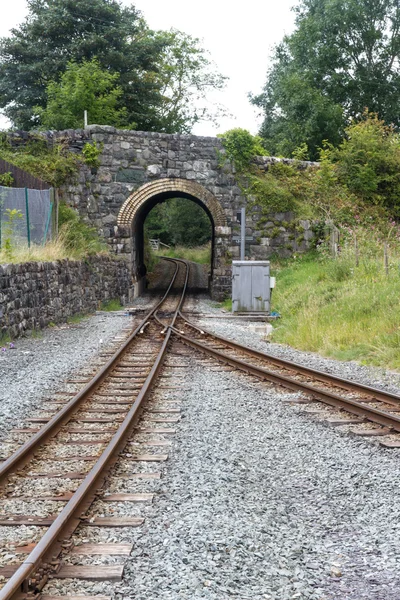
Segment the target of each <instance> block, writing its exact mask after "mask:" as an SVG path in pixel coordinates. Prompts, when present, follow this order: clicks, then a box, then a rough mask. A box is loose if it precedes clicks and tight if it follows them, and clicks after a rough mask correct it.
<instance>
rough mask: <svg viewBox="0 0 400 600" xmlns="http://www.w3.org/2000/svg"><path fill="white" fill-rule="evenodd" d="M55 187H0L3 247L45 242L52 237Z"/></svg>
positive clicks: (0, 231)
mask: <svg viewBox="0 0 400 600" xmlns="http://www.w3.org/2000/svg"><path fill="white" fill-rule="evenodd" d="M53 205H54V202H53V190H52V189H47V190H32V189H28V188H9V187H2V186H0V249H1V248H2V247H4V245H5V244H6V241H8V242H9V243H12V245H13V246H28V247H30V246H31V244H38V245H44V244H45V243H46V241H47V240H48V239H51V237H52V213H53Z"/></svg>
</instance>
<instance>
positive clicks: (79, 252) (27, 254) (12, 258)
mask: <svg viewBox="0 0 400 600" xmlns="http://www.w3.org/2000/svg"><path fill="white" fill-rule="evenodd" d="M107 253H108V248H107V246H106V244H104V243H102V242H101V241H100V242H99V243H95V242H93V244H91V245H90V244H88V245H86V247H84V246H83V245H78V246H76V247H75V248H74V247H73V246H72V245H71V244H70V243H67V242H66V240H65V237H64V236H63V235H62V233H61V234H60V236H59V237H58V239H57V240H54V241H50V242H47V244H46V245H45V246H41V245H36V244H32V245H31V247H30V248H28V246H27V245H26V244H21V245H15V246H13V247H12V248H11V250H9V251H7V250H5V249H2V250H0V264H7V263H8V264H10V263H12V264H18V263H24V262H51V261H55V260H63V259H66V258H68V259H70V260H81V259H83V258H85V257H86V256H88V255H93V254H107Z"/></svg>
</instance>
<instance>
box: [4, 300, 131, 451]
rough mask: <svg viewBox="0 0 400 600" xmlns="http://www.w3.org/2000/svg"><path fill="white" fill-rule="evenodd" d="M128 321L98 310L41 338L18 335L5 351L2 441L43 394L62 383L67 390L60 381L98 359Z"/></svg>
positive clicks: (123, 317) (129, 319) (56, 388)
mask: <svg viewBox="0 0 400 600" xmlns="http://www.w3.org/2000/svg"><path fill="white" fill-rule="evenodd" d="M130 324H132V318H131V317H127V316H124V313H123V312H120V313H101V314H96V315H93V316H91V317H88V318H85V319H84V320H82V321H81V322H80V323H79V325H71V326H69V325H64V326H60V327H54V328H50V329H46V330H44V331H43V332H42V334H41V337H40V338H26V339H19V340H17V341H16V342H15V349H14V350H7V351H6V352H1V353H0V439H4V437H5V436H6V435H7V430H8V428H10V427H13V426H15V425H17V424H18V423H20V422H21V421H22V420H23V419H24V418H25V417H26V416H27V415H28V414H32V412H33V409H35V408H37V407H39V406H40V403H41V401H42V399H43V398H46V397H48V396H49V395H50V394H51V393H53V392H55V391H56V390H58V389H60V387H62V389H65V387H66V384H65V383H64V384H63V383H62V381H63V380H66V379H68V376H70V375H72V374H73V373H74V372H76V371H77V370H78V369H80V368H83V367H84V366H85V363H86V361H88V360H90V359H94V358H95V357H96V355H98V354H99V353H100V352H102V351H103V350H104V349H105V348H107V346H108V345H110V343H111V341H112V339H113V338H114V336H115V335H116V334H119V333H122V330H123V328H124V327H127V326H128V325H130ZM104 360H105V359H103V362H104ZM86 371H87V368H86ZM72 388H73V386H72V387H71V389H72ZM68 389H70V388H68ZM77 389H79V388H77ZM66 399H68V398H66ZM42 407H43V405H42V406H41V408H42Z"/></svg>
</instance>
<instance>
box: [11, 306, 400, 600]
mask: <svg viewBox="0 0 400 600" xmlns="http://www.w3.org/2000/svg"><path fill="white" fill-rule="evenodd" d="M196 307H197V309H199V310H201V311H204V312H206V311H209V312H214V311H215V312H216V309H214V308H213V307H212V305H211V303H209V302H206V301H203V300H202V301H200V302H198V303H196ZM94 318H95V319H96V318H99V316H97V317H94ZM101 318H104V321H103V322H101V326H102V327H103V326H104V327H106V325H105V324H106V323H108V324H109V322H108V319H109V318H115V319H116V320H117V321H116V323H121V328H122V326H123V325H125V324H126V320H124V319H122V318H121V316H117V315H114V316H110V315H106V316H104V315H101ZM116 323H115V324H114V329H113V331H112V333H110V337H111V336H112V334H115V333H116V329H115V327H116ZM201 323H202V325H203V326H204V327H205V328H207V329H210V330H213V331H215V332H216V333H219V334H221V335H224V336H226V337H231V338H232V339H237V340H238V341H240V342H242V343H245V344H247V345H252V346H253V347H256V348H258V349H261V350H264V351H267V352H270V353H271V354H272V353H274V354H276V355H279V356H282V357H284V358H288V359H289V360H295V361H297V362H305V363H306V364H307V365H310V366H312V367H314V368H319V369H323V370H327V371H328V370H329V371H330V372H332V373H335V374H339V375H342V376H345V377H348V378H349V379H352V378H354V379H359V380H360V381H362V382H369V383H371V384H373V385H376V386H379V387H382V388H383V389H391V390H392V391H398V390H399V389H400V375H399V374H396V373H393V372H388V371H385V370H383V369H374V368H371V367H363V366H360V365H358V364H356V363H340V362H338V361H334V360H329V359H324V358H321V357H319V356H317V355H315V354H310V353H304V352H299V351H296V350H293V349H291V348H288V347H285V346H281V345H278V344H266V343H265V341H263V340H262V339H261V338H259V337H258V336H257V335H256V334H255V333H254V332H252V331H250V330H249V327H248V323H243V322H240V323H239V322H233V321H228V320H225V321H218V320H217V319H210V320H209V321H207V320H206V319H202V321H201ZM99 324H100V323H98V325H99ZM84 327H86V323H85V324H84ZM93 329H94V331H93V337H91V335H90V334H89V333H88V332H86V331H83V332H82V330H81V331H79V330H72V331H71V330H70V331H68V330H66V331H65V332H64V331H63V332H62V334H63V335H64V333H65V334H66V335H67V337H68V336H71V338H72V337H73V336H74V335H76V337H75V338H74V339H69V337H68V343H66V344H64V342H60V345H59V347H58V348H57V349H56V348H54V347H53V348H52V349H51V348H50V349H49V350H48V354H44V355H43V354H42V348H43V346H41V344H43V341H42V340H22V341H20V342H18V350H17V351H9V352H7V353H4V355H5V357H6V360H11V358H10V359H9V357H11V356H12V357H14V354H13V353H14V352H15V354H17V353H19V354H21V352H20V344H24V343H32V344H33V346H34V345H35V343H36V344H37V345H38V346H36V347H39V348H40V352H39V354H40V356H39V358H38V361H37V364H36V366H34V364H31V363H30V360H32V359H33V358H35V359H36V356H35V354H36V352H33V356H30V357H29V355H27V357H25V363H21V367H20V368H21V369H22V368H24V369H25V370H26V369H28V368H29V369H30V372H31V373H32V375H31V377H32V388H33V391H34V392H35V394H36V397H38V398H40V397H41V395H47V394H48V393H49V390H50V389H54V388H53V387H52V386H54V385H55V382H57V381H58V379H57V377H58V376H59V375H58V374H59V373H62V374H63V377H65V375H66V373H68V372H70V368H71V370H72V367H71V363H72V362H73V361H76V363H75V364H76V366H75V367H74V368H75V370H76V368H79V366H80V365H81V364H82V363H83V362H84V360H83V358H82V354H83V350H82V349H81V348H80V347H79V344H82V346H83V345H84V346H85V347H86V343H87V340H89V342H88V345H89V347H90V348H91V349H92V350H93V355H94V354H95V353H96V351H98V347H99V346H98V344H97V346H96V337H95V335H96V331H95V329H96V327H94V328H93ZM110 329H112V327H110ZM53 333H55V332H53V331H50V332H49V334H53ZM97 335H98V332H97ZM102 335H103V340H104V338H105V335H104V333H102ZM54 339H55V340H56V339H57V338H54ZM83 340H85V341H83ZM78 342H79V343H78ZM92 343H93V345H91V344H92ZM77 344H78V346H77ZM64 348H65V350H63V349H64ZM55 350H57V351H55ZM63 351H64V352H65V354H63V355H62V356H61V353H62V352H63ZM68 352H69V358H68V359H67V358H66V356H67V355H68ZM179 359H181V357H179ZM3 360H4V356H1V357H0V361H3ZM47 361H49V365H50V366H49V369H48V371H46V374H47V377H48V378H47V380H46V384H45V385H48V386H49V387H48V388H42V387H41V383H42V382H41V380H40V378H39V380H38V379H36V374H37V373H36V371H37V370H38V369H42V365H44V367H43V368H44V369H46V367H47ZM60 362H61V364H62V368H61V370H60V371H58V370H57V369H58V366H59V363H60ZM2 364H4V363H1V362H0V368H1V366H2ZM210 364H211V363H210V362H209V361H200V360H196V359H195V358H193V359H192V361H191V370H190V374H189V377H188V379H187V380H186V381H184V380H182V379H179V380H178V381H179V385H181V384H185V383H186V384H187V385H185V386H184V387H183V388H182V389H181V390H165V391H164V392H165V396H164V392H163V397H164V398H167V397H168V398H169V399H171V400H173V399H175V398H181V399H182V400H183V403H182V419H181V420H180V421H179V422H178V423H171V424H170V427H172V428H176V429H177V433H176V434H175V435H174V436H168V437H166V439H170V440H171V441H172V442H173V445H172V447H171V448H168V449H167V448H166V449H164V448H157V450H156V451H155V450H154V449H152V448H151V447H150V448H147V447H146V448H143V452H145V453H149V451H151V452H153V451H154V452H155V453H160V454H161V453H162V454H164V453H168V454H169V457H170V458H169V460H168V461H167V462H166V463H135V462H134V461H122V464H120V465H119V466H118V467H117V469H116V473H115V474H114V476H112V477H111V478H110V487H109V491H112V492H135V491H141V492H149V491H155V492H156V496H155V499H154V502H153V503H152V504H150V503H149V504H143V505H142V504H140V505H139V504H135V505H132V506H131V503H116V504H115V505H114V504H113V503H102V502H101V501H99V503H98V505H97V508H99V507H102V508H103V510H104V513H105V514H111V512H112V509H113V508H114V509H116V512H115V513H113V514H119V515H122V514H129V515H136V514H140V515H143V516H145V518H146V520H145V523H144V525H142V526H141V527H138V528H116V529H114V528H96V527H87V528H86V527H82V528H81V529H80V530H79V533H78V532H77V533H76V534H75V539H76V541H80V542H82V541H90V542H93V541H97V542H107V543H113V542H115V543H122V542H124V541H126V542H133V543H134V550H133V553H132V556H131V557H130V558H129V559H128V560H127V561H126V568H125V577H124V581H123V582H122V583H120V584H109V583H104V582H99V583H95V582H82V581H72V580H66V581H64V580H63V581H60V580H54V581H52V582H50V584H49V586H47V587H46V590H45V592H46V593H47V594H52V593H55V594H57V595H58V594H73V593H74V592H75V593H76V594H78V595H83V594H84V593H85V591H86V593H87V594H105V595H107V594H109V595H111V596H112V597H113V598H115V600H127V599H128V598H135V600H158V599H159V598H162V599H163V600H192V599H197V598H202V599H203V598H204V599H208V600H228V599H229V598H238V600H247V599H248V600H250V599H251V600H296V599H297V600H398V599H399V591H398V590H399V588H400V575H399V566H400V556H399V552H398V538H399V533H400V487H399V485H398V481H399V477H400V462H399V458H400V451H397V450H391V451H388V450H385V449H383V448H381V447H379V445H378V441H376V440H370V439H367V440H365V439H363V438H360V437H356V436H352V435H348V434H345V435H340V434H339V433H338V430H337V429H335V428H333V427H329V426H327V425H326V424H325V423H323V422H321V421H320V420H318V418H317V417H316V416H315V415H313V414H304V413H305V412H307V411H310V410H312V405H294V406H291V405H288V404H285V401H290V400H293V399H295V398H296V394H290V393H287V392H284V391H282V390H276V389H274V388H273V387H272V386H271V385H268V384H265V383H259V382H256V381H255V380H254V379H253V378H251V377H248V376H245V375H243V374H240V373H237V372H228V371H224V370H221V369H217V368H211V369H210ZM214 364H215V363H214ZM35 369H36V371H35ZM210 371H213V372H212V376H211V375H210ZM56 374H57V376H56ZM16 375H17V372H16V371H15V372H13V373H11V372H10V377H9V384H10V387H11V388H12V386H14V385H15V386H16V389H15V394H14V400H15V397H17V398H18V405H19V404H20V398H21V407H20V406H18V410H20V413H19V417H20V416H22V415H26V411H27V409H29V410H30V409H31V408H32V407H33V404H32V403H29V402H27V399H26V398H25V397H24V393H23V391H22V390H23V388H24V386H25V387H26V383H25V384H24V378H23V377H21V379H19V380H18V379H17V377H16ZM43 375H45V373H43ZM51 376H53V377H54V379H52V378H51ZM2 378H3V384H4V373H3V370H2V369H1V374H0V389H3V386H2V385H1V384H2ZM7 379H8V378H7ZM168 383H171V380H169V381H168ZM18 390H19V391H18ZM0 394H1V392H0ZM18 394H19V395H18ZM25 394H26V390H25ZM7 395H8V394H7ZM12 396H13V391H11V397H12ZM155 397H160V396H159V393H157V395H156V396H155ZM0 400H1V395H0ZM24 401H25V402H27V403H26V404H25V405H23V402H24ZM1 406H2V407H1V409H0V410H1V411H3V410H4V403H3V404H2V405H1ZM14 418H18V417H15V408H14V407H13V405H12V403H11V402H10V401H9V403H8V414H7V411H6V415H5V416H4V415H3V416H2V413H1V412H0V422H1V423H5V424H8V421H7V419H10V420H11V421H12V419H14ZM146 423H147V425H148V426H150V427H157V426H162V427H163V428H164V427H167V426H168V425H167V424H162V425H159V424H156V423H154V422H150V421H147V422H146V421H145V422H144V423H143V422H142V423H141V426H144V425H145V424H146ZM93 425H94V427H96V428H98V424H93ZM87 426H88V429H90V428H91V425H90V424H87ZM142 435H143V439H146V440H148V439H149V438H148V437H144V436H145V434H142ZM77 439H79V438H77ZM160 439H164V438H160ZM132 451H134V449H133V448H132ZM125 468H126V469H128V470H129V472H131V473H138V472H143V473H145V472H159V471H161V472H162V473H163V477H162V479H161V480H160V481H158V480H149V481H147V480H143V481H141V480H137V481H131V480H121V479H118V477H117V474H118V473H124V472H126V471H125ZM77 483H79V482H76V481H63V482H60V481H58V480H56V479H46V480H45V481H41V480H39V481H36V482H35V481H34V480H32V493H35V494H36V495H40V493H41V491H42V490H44V489H45V490H46V492H47V493H49V491H50V490H51V491H52V493H54V494H55V493H62V492H63V491H67V490H69V489H72V488H73V487H76V486H77ZM18 485H19V481H18V480H17V481H16V486H17V487H18ZM29 487H30V486H28V488H29ZM22 491H23V493H24V494H27V493H29V489H28V490H27V489H26V484H24V489H23V490H22ZM22 491H21V492H22ZM103 506H104V507H103ZM58 508H60V507H59V506H58ZM131 508H132V510H131ZM17 529H18V530H19V532H18V537H16V539H15V541H18V542H20V541H21V539H23V540H24V541H25V542H26V543H27V542H28V541H34V540H35V539H36V537H37V533H38V532H40V531H42V528H37V527H29V528H28V527H20V528H16V529H15V530H14V529H12V530H10V529H9V528H5V527H0V540H2V539H6V540H7V542H12V541H14V536H16V535H17V534H16V533H15V532H16V530H17ZM11 531H12V532H13V533H11ZM84 560H85V561H86V560H87V559H84ZM94 560H95V561H96V562H97V561H101V562H102V564H106V562H103V561H105V560H106V559H103V558H101V559H100V558H99V559H98V558H96V559H94ZM74 562H75V559H74ZM77 562H78V561H77ZM90 562H91V564H93V561H92V560H91V561H90ZM80 564H82V563H80ZM108 564H109V563H108Z"/></svg>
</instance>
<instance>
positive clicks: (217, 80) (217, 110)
mask: <svg viewBox="0 0 400 600" xmlns="http://www.w3.org/2000/svg"><path fill="white" fill-rule="evenodd" d="M158 36H159V38H160V39H161V40H162V43H163V47H164V49H163V51H162V52H161V53H160V56H159V59H158V64H157V72H156V73H155V76H154V77H155V79H154V81H155V82H156V84H157V87H158V90H159V93H160V98H161V103H160V104H159V106H158V107H156V108H155V114H154V117H155V128H156V130H157V131H162V132H166V133H175V132H179V133H189V132H190V131H191V129H192V127H193V125H194V124H195V123H197V122H199V121H212V122H214V123H215V122H216V120H217V118H218V117H219V116H221V115H224V114H225V110H224V109H223V107H221V106H219V105H216V104H215V103H213V104H210V103H207V94H208V92H212V91H214V90H220V89H222V88H223V87H224V86H225V81H226V77H224V76H223V75H221V74H220V73H218V72H217V71H216V69H215V66H214V65H213V63H212V62H211V61H210V59H209V57H208V53H207V51H206V50H205V49H204V48H203V45H202V43H201V41H200V40H199V39H197V38H193V37H191V36H190V35H187V34H185V33H183V32H181V31H177V30H176V29H172V30H170V31H161V32H158Z"/></svg>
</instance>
